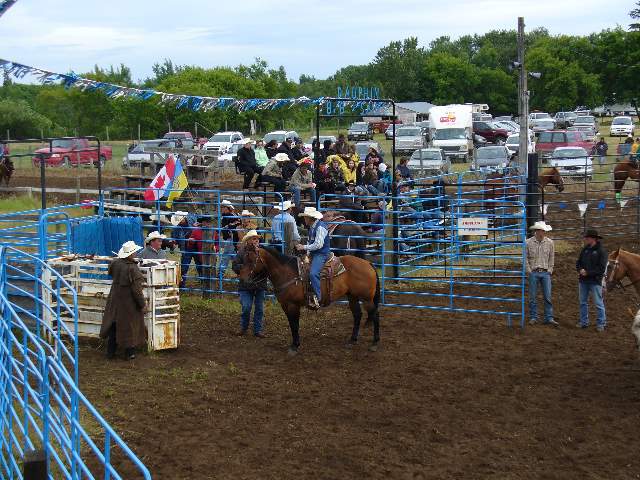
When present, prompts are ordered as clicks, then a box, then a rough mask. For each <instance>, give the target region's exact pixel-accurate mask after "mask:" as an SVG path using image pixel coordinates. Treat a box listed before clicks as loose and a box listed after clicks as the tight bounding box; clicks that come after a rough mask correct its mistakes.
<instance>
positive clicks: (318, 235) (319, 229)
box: [296, 207, 331, 309]
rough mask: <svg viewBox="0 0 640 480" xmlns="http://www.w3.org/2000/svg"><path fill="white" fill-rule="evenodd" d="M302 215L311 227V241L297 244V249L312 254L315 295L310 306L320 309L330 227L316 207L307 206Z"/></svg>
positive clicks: (328, 248)
mask: <svg viewBox="0 0 640 480" xmlns="http://www.w3.org/2000/svg"><path fill="white" fill-rule="evenodd" d="M300 216H301V217H303V218H304V223H305V224H306V226H307V228H308V229H309V243H308V244H307V245H296V249H297V250H299V251H304V250H306V251H307V252H309V254H310V255H311V268H310V270H309V279H310V280H311V286H312V287H313V292H314V296H313V298H312V299H311V304H310V305H309V306H310V307H311V308H314V309H318V308H320V300H321V294H322V289H321V283H320V273H321V272H322V267H324V264H325V263H326V262H327V260H328V258H329V254H330V253H331V250H330V245H329V229H328V228H327V224H326V223H324V222H323V221H322V213H321V212H319V211H317V210H316V209H315V207H305V209H304V212H302V213H301V214H300Z"/></svg>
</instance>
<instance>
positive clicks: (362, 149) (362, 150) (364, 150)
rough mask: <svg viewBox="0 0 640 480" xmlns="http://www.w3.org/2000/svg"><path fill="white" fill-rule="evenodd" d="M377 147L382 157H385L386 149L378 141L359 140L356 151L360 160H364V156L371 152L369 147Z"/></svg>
mask: <svg viewBox="0 0 640 480" xmlns="http://www.w3.org/2000/svg"><path fill="white" fill-rule="evenodd" d="M371 147H373V148H375V149H376V152H378V155H380V158H384V150H383V149H382V145H380V144H379V143H378V142H358V143H356V153H357V154H358V156H359V157H360V161H362V162H364V158H365V157H366V156H367V154H368V153H369V148H371Z"/></svg>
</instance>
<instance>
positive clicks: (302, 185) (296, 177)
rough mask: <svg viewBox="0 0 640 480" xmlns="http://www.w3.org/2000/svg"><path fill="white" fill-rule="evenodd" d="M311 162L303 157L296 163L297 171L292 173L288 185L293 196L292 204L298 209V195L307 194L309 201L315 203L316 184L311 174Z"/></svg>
mask: <svg viewBox="0 0 640 480" xmlns="http://www.w3.org/2000/svg"><path fill="white" fill-rule="evenodd" d="M312 165H313V160H311V159H310V158H309V157H305V158H303V159H302V160H300V162H299V163H298V169H297V170H296V171H295V172H294V174H293V175H292V177H291V181H290V183H289V190H290V191H291V193H292V194H293V203H294V205H295V206H296V207H300V193H301V192H309V195H311V201H312V202H313V203H315V202H316V184H315V183H314V182H313V173H311V170H310V168H311V166H312Z"/></svg>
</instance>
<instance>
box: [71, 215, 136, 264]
mask: <svg viewBox="0 0 640 480" xmlns="http://www.w3.org/2000/svg"><path fill="white" fill-rule="evenodd" d="M128 240H133V241H134V242H136V243H137V244H138V245H141V244H142V242H143V240H144V239H143V237H142V220H141V219H140V217H138V216H132V217H126V218H125V217H111V218H90V219H88V220H85V221H80V222H77V223H74V224H73V225H72V226H71V252H72V253H78V254H83V255H101V256H111V255H113V252H117V251H118V250H119V249H120V247H121V246H122V244H123V243H124V242H126V241H128Z"/></svg>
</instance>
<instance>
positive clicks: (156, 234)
mask: <svg viewBox="0 0 640 480" xmlns="http://www.w3.org/2000/svg"><path fill="white" fill-rule="evenodd" d="M156 238H159V239H160V240H164V239H165V238H167V236H166V235H162V234H161V233H160V232H159V231H157V230H154V231H153V232H151V233H150V234H149V235H147V238H145V239H144V243H149V242H150V241H151V240H155V239H156Z"/></svg>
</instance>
